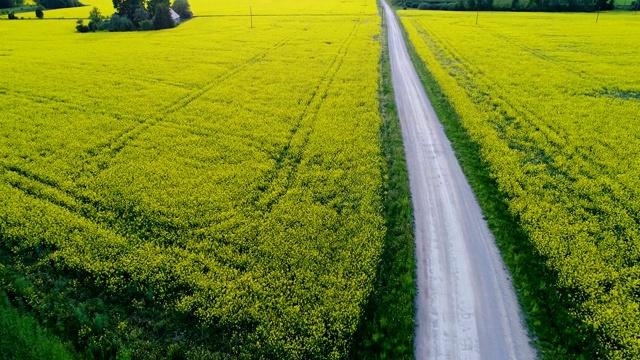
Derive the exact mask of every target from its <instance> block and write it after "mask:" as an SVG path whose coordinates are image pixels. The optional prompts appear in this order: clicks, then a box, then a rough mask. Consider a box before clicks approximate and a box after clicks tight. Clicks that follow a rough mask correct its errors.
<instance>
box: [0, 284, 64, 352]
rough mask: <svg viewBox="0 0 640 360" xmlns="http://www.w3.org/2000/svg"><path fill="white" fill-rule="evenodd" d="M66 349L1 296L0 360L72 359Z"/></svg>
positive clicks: (1, 293)
mask: <svg viewBox="0 0 640 360" xmlns="http://www.w3.org/2000/svg"><path fill="white" fill-rule="evenodd" d="M71 354H72V353H71V352H70V351H69V349H68V348H67V347H66V346H65V345H64V344H63V343H62V342H61V341H60V340H59V339H58V338H56V337H55V336H53V335H52V334H50V333H49V332H47V331H46V330H44V328H42V327H41V326H40V324H38V322H37V321H36V320H35V319H34V318H33V317H31V316H28V315H25V314H22V313H21V312H20V311H19V310H18V309H16V308H15V307H14V306H13V305H12V304H11V302H10V301H9V299H8V298H7V295H6V294H5V293H4V292H0V359H3V360H4V359H7V360H9V359H21V360H28V359H47V360H63V359H73V358H74V357H73V356H72V355H71Z"/></svg>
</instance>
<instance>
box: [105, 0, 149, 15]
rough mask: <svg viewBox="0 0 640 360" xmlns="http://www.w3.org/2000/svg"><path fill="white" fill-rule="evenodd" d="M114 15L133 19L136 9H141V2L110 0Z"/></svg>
mask: <svg viewBox="0 0 640 360" xmlns="http://www.w3.org/2000/svg"><path fill="white" fill-rule="evenodd" d="M112 1H113V7H114V8H115V9H116V13H117V14H118V15H120V16H126V17H127V18H129V19H133V14H134V13H135V12H136V10H137V9H139V8H141V7H143V6H142V5H143V4H142V0H112Z"/></svg>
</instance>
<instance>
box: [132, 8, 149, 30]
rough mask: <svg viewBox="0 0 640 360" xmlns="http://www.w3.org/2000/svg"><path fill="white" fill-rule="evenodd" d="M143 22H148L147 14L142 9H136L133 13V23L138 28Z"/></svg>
mask: <svg viewBox="0 0 640 360" xmlns="http://www.w3.org/2000/svg"><path fill="white" fill-rule="evenodd" d="M145 20H149V13H148V12H147V10H145V9H143V8H137V9H136V11H134V12H133V23H134V24H136V25H138V26H139V25H140V23H142V22H143V21H145Z"/></svg>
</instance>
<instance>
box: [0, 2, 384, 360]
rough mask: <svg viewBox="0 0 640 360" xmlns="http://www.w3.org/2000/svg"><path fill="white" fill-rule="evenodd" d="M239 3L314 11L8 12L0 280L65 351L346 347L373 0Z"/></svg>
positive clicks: (366, 151) (375, 119) (366, 134)
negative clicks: (120, 17) (110, 21)
mask: <svg viewBox="0 0 640 360" xmlns="http://www.w3.org/2000/svg"><path fill="white" fill-rule="evenodd" d="M105 3H106V2H105ZM240 3H241V2H240ZM252 3H253V4H255V5H254V6H255V9H256V12H261V11H262V10H259V9H261V6H264V9H267V8H268V9H270V10H264V11H263V12H264V13H266V12H272V13H279V12H285V10H287V11H286V13H292V12H296V11H298V12H300V13H307V12H312V13H313V12H315V13H317V14H321V15H317V16H316V15H309V16H271V17H260V18H254V22H253V23H254V28H253V29H251V28H250V27H249V19H248V18H247V17H210V18H196V19H193V20H190V21H188V22H185V23H183V24H181V25H180V26H179V27H177V28H175V29H172V30H164V31H152V32H129V33H109V32H99V33H89V34H80V33H77V32H75V29H74V25H75V22H74V21H73V20H50V21H47V20H42V21H26V20H25V21H2V22H1V23H0V37H1V38H2V39H3V41H2V42H0V62H1V64H2V76H1V77H0V109H2V110H1V111H2V116H0V139H1V140H0V194H2V196H0V279H1V280H0V281H2V283H1V286H2V288H3V289H6V291H7V292H8V293H9V295H10V298H12V299H14V301H15V302H17V303H21V304H23V307H24V308H25V309H27V310H28V311H29V312H31V313H32V314H34V315H35V316H37V318H38V319H39V320H40V322H41V323H42V324H44V325H45V326H47V327H48V328H49V329H51V331H53V332H54V333H55V334H57V335H59V336H61V337H62V338H63V339H65V340H69V341H72V342H73V344H74V346H75V347H76V349H78V350H80V351H87V352H89V353H91V354H93V356H96V357H99V358H102V357H105V358H113V357H115V356H116V355H118V356H123V357H127V356H131V357H133V358H158V357H165V356H175V357H187V358H214V357H215V358H244V357H247V356H252V357H262V358H273V359H276V358H292V359H308V358H339V357H344V356H345V355H346V353H347V351H348V346H349V341H350V339H351V336H352V334H353V333H354V331H355V329H356V327H357V324H358V321H359V318H360V315H361V312H362V308H363V305H364V302H365V300H366V298H367V296H368V295H369V293H370V292H371V289H372V281H373V279H374V276H375V273H376V266H377V264H378V260H379V254H380V250H381V246H382V238H383V234H384V228H383V219H382V215H381V192H382V180H383V179H382V166H383V165H382V164H383V163H382V159H381V155H380V141H379V128H380V118H379V114H378V100H377V88H378V60H379V54H380V42H379V35H380V19H379V17H378V15H377V13H376V8H375V6H376V4H375V2H374V1H372V0H351V1H337V0H331V1H322V2H317V1H310V0H303V1H298V2H296V4H294V5H292V6H290V2H287V1H284V0H282V1H281V0H269V1H260V2H252ZM237 4H239V3H237V2H234V1H226V0H225V1H223V2H222V4H221V5H220V6H221V9H229V10H228V11H240V10H234V9H240V8H239V7H237ZM192 9H193V11H194V13H196V15H198V13H199V11H200V9H203V10H202V11H206V12H210V13H212V14H213V13H217V12H218V8H217V7H216V6H214V5H213V2H211V4H208V2H207V1H204V0H201V1H193V2H192ZM204 9H206V10H204ZM76 10H77V9H70V10H69V9H66V10H60V14H63V12H64V11H69V12H71V11H76ZM83 11H86V12H87V13H88V11H89V8H84V10H83ZM225 11H226V10H220V12H225ZM103 12H104V13H109V12H108V11H107V9H105V8H103ZM52 13H53V11H51V12H47V16H49V14H52ZM331 13H335V14H341V15H337V16H327V15H326V14H331ZM64 14H65V16H71V15H68V14H70V13H64ZM83 14H84V12H83ZM344 14H351V15H344ZM45 18H46V17H45Z"/></svg>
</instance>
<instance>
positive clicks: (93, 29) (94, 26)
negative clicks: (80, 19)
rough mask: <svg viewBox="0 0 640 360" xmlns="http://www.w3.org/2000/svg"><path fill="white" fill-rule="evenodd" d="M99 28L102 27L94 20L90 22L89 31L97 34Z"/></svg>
mask: <svg viewBox="0 0 640 360" xmlns="http://www.w3.org/2000/svg"><path fill="white" fill-rule="evenodd" d="M99 27H100V24H99V23H97V22H95V21H93V20H91V21H89V31H91V32H96V30H98V28H99Z"/></svg>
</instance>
